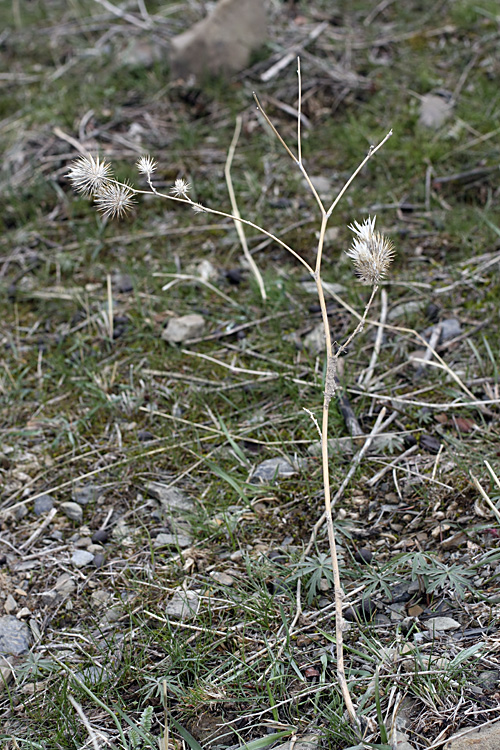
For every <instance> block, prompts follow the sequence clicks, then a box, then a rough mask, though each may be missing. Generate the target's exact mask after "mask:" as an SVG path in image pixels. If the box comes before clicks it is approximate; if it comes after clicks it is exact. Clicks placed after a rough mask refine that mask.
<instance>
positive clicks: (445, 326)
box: [422, 318, 462, 344]
mask: <svg viewBox="0 0 500 750" xmlns="http://www.w3.org/2000/svg"><path fill="white" fill-rule="evenodd" d="M439 326H440V327H441V333H440V335H439V339H438V344H442V343H443V342H445V341H448V340H449V339H454V338H455V337H456V336H460V334H461V333H462V326H461V325H460V321H459V320H457V318H446V319H445V320H442V321H441V322H440V323H436V325H434V326H430V327H429V328H426V329H425V331H423V333H422V336H423V337H424V339H426V340H427V341H429V340H430V339H431V337H432V334H433V333H434V331H435V330H436V329H437V328H438V327H439Z"/></svg>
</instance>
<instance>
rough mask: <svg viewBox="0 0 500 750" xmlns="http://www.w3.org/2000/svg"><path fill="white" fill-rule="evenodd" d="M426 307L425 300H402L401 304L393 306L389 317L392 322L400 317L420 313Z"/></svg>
mask: <svg viewBox="0 0 500 750" xmlns="http://www.w3.org/2000/svg"><path fill="white" fill-rule="evenodd" d="M424 307H425V300H410V301H409V302H402V303H401V304H400V305H396V307H393V308H392V310H390V311H389V315H388V316H387V318H388V319H389V320H390V321H391V322H392V321H393V320H397V319H398V318H406V317H409V316H411V315H415V314H416V313H419V312H420V311H421V310H423V309H424Z"/></svg>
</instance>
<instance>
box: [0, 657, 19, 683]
mask: <svg viewBox="0 0 500 750" xmlns="http://www.w3.org/2000/svg"><path fill="white" fill-rule="evenodd" d="M14 675H15V672H14V667H13V665H12V664H11V662H10V661H9V659H6V658H5V656H4V657H2V659H0V692H1V691H2V690H3V689H4V688H5V687H6V686H8V685H10V683H11V682H12V681H13V680H14Z"/></svg>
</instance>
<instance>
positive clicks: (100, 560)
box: [92, 552, 106, 568]
mask: <svg viewBox="0 0 500 750" xmlns="http://www.w3.org/2000/svg"><path fill="white" fill-rule="evenodd" d="M105 562H106V556H105V555H103V553H102V552H98V553H97V554H96V555H94V559H93V560H92V563H93V565H94V567H95V568H102V566H103V565H104V563H105Z"/></svg>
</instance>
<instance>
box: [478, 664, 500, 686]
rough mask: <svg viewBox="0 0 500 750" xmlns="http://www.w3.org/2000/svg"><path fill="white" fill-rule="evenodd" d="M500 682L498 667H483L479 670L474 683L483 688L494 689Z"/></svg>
mask: <svg viewBox="0 0 500 750" xmlns="http://www.w3.org/2000/svg"><path fill="white" fill-rule="evenodd" d="M499 683H500V671H498V669H485V670H484V671H483V672H479V674H478V676H477V679H476V684H477V685H479V687H482V688H484V689H485V690H495V689H496V688H498V685H499Z"/></svg>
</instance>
